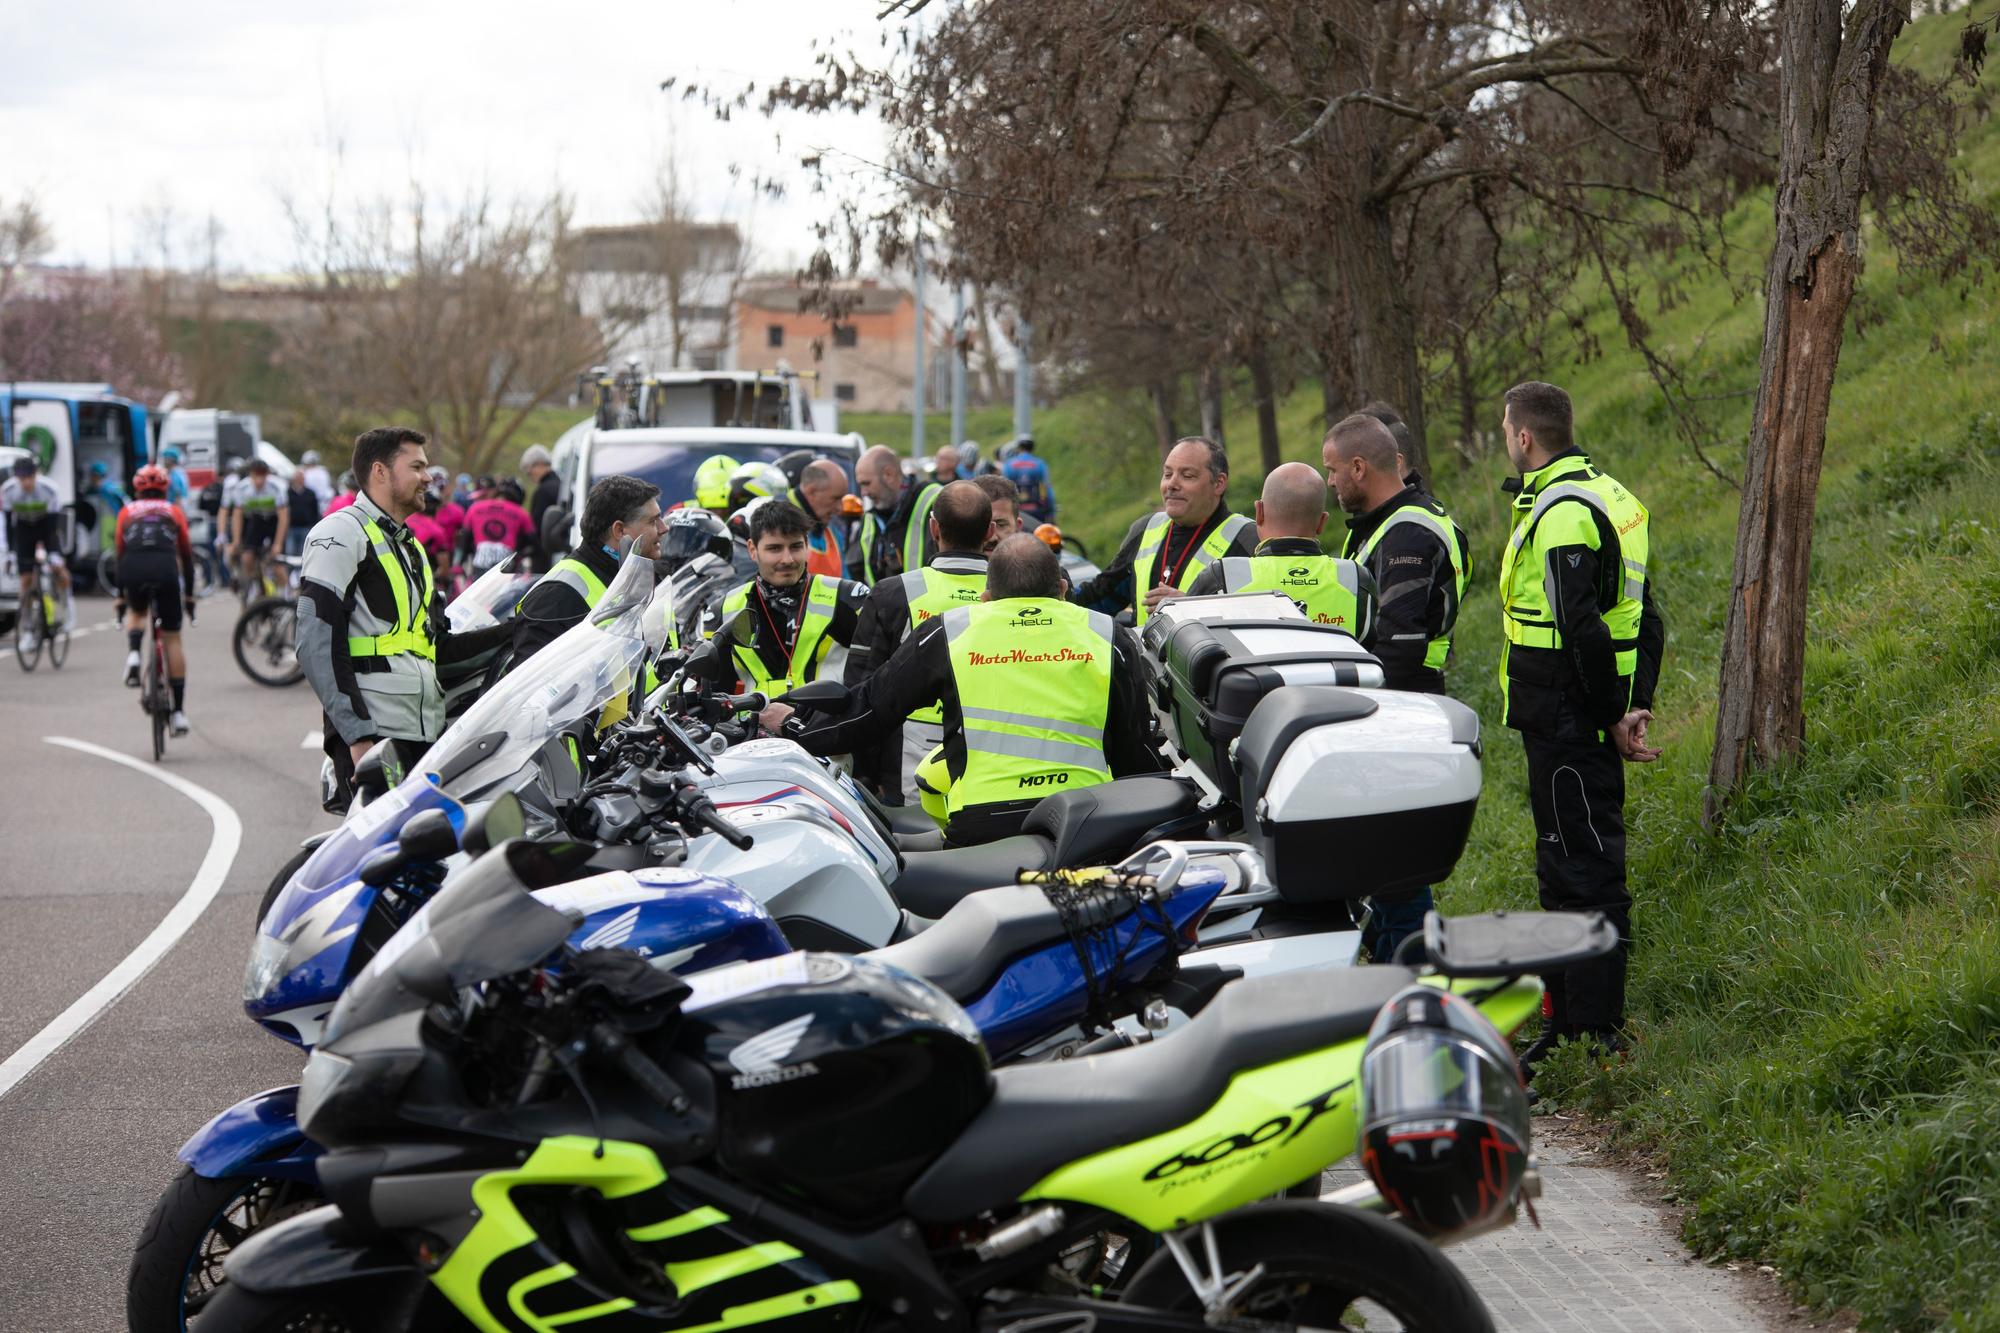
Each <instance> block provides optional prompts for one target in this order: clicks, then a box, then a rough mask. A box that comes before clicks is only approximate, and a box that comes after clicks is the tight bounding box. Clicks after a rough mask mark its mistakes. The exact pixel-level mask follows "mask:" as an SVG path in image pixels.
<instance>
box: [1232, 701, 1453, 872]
mask: <svg viewBox="0 0 2000 1333" xmlns="http://www.w3.org/2000/svg"><path fill="white" fill-rule="evenodd" d="M1236 763H1237V767H1238V769H1239V770H1240V772H1241V774H1242V798H1243V811H1244V826H1245V828H1244V840H1245V841H1247V842H1249V843H1250V844H1251V845H1252V846H1254V847H1256V848H1257V850H1258V851H1259V852H1260V853H1261V854H1262V855H1263V857H1264V863H1265V865H1266V867H1267V868H1268V869H1269V871H1270V872H1271V880H1272V882H1273V883H1274V884H1276V885H1277V887H1278V891H1279V892H1280V893H1281V894H1282V895H1283V896H1284V897H1285V898H1286V899H1287V900H1289V901H1292V902H1296V903H1323V902H1329V901H1331V900H1334V899H1353V898H1361V897H1367V896H1371V895H1372V896H1384V897H1390V898H1394V897H1397V896H1400V895H1404V894H1408V893H1412V892H1415V891H1416V890H1417V889H1420V888H1423V887H1424V886H1425V885H1429V884H1436V883H1439V882H1440V881H1442V880H1444V879H1445V878H1447V877H1448V876H1449V875H1450V874H1451V872H1452V868H1453V867H1454V866H1456V865H1457V864H1458V858H1459V856H1460V854H1461V853H1463V852H1464V851H1465V841H1466V837H1467V836H1468V835H1469V834H1470V833H1471V831H1472V814H1473V810H1474V809H1475V808H1476V807H1477V806H1478V804H1479V785H1480V777H1479V715H1478V714H1477V713H1475V712H1473V711H1472V710H1471V709H1470V708H1467V707H1466V706H1465V705H1464V704H1462V703H1460V702H1458V700H1456V699H1448V698H1446V697H1445V696H1443V695H1441V694H1415V693H1409V692H1405V691H1399V690H1378V689H1341V688H1337V687H1334V686H1327V685H1303V686H1295V687H1292V688H1288V689H1282V690H1278V691H1276V692H1275V693H1272V694H1269V695H1267V696H1265V697H1264V698H1263V699H1262V700H1261V701H1260V702H1259V703H1258V704H1257V706H1256V708H1255V709H1254V710H1253V711H1252V712H1251V714H1250V720H1249V722H1248V723H1246V724H1245V726H1244V728H1243V735H1242V737H1241V738H1240V739H1239V740H1238V741H1237V742H1236Z"/></svg>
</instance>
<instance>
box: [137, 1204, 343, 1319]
mask: <svg viewBox="0 0 2000 1333" xmlns="http://www.w3.org/2000/svg"><path fill="white" fill-rule="evenodd" d="M323 1202H325V1200H324V1199H322V1198H321V1197H320V1194H319V1191H318V1190H317V1189H315V1188H314V1187H313V1186H311V1185H308V1184H305V1183H303V1182H301V1181H293V1180H274V1179H267V1178H265V1177H262V1176H249V1175H242V1176H222V1177H219V1178H211V1177H208V1176H203V1175H198V1174H196V1173H195V1170H194V1168H192V1167H188V1166H183V1167H182V1168H181V1170H180V1174H179V1175H177V1176H175V1177H174V1180H173V1183H172V1184H171V1185H169V1186H167V1188H166V1191H165V1192H164V1193H163V1194H161V1195H160V1199H159V1202H158V1203H156V1204H154V1205H153V1212H152V1216H150V1217H148V1218H147V1219H146V1229H145V1230H144V1231H143V1232H141V1233H140V1235H139V1244H138V1247H137V1248H136V1249H135V1250H134V1251H133V1252H132V1267H131V1270H130V1271H129V1272H128V1273H127V1275H126V1279H125V1321H126V1324H127V1326H128V1327H129V1328H130V1330H131V1333H185V1330H186V1329H187V1326H188V1320H190V1319H192V1318H194V1317H195V1316H197V1315H200V1314H202V1313H203V1312H204V1311H205V1310H207V1309H208V1308H209V1307H210V1304H211V1303H212V1302H213V1301H214V1300H215V1298H216V1296H217V1294H218V1293H219V1292H221V1291H222V1290H223V1287H224V1283H223V1276H222V1265H223V1261H224V1260H225V1259H227V1258H228V1257H229V1252H230V1251H231V1250H233V1249H235V1248H236V1247H237V1246H238V1245H240V1244H242V1243H243V1242H244V1241H245V1240H247V1239H248V1238H249V1237H250V1236H251V1235H253V1234H254V1233H256V1232H258V1231H261V1230H262V1229H264V1228H265V1227H268V1226H270V1225H271V1224H272V1223H274V1222H279V1221H282V1220H283V1219H285V1218H287V1217H290V1216H292V1215H294V1214H296V1213H301V1212H304V1211H305V1210H306V1209H308V1208H313V1207H317V1206H318V1205H319V1204H321V1203H323ZM197 1327H198V1328H201V1329H204V1330H206V1329H207V1328H208V1327H209V1324H208V1321H207V1320H206V1319H203V1320H202V1321H201V1323H200V1324H198V1325H197ZM280 1327H282V1325H280Z"/></svg>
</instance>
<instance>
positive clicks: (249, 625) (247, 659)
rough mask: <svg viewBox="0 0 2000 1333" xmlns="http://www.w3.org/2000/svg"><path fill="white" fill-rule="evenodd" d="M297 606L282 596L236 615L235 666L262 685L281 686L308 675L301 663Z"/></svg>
mask: <svg viewBox="0 0 2000 1333" xmlns="http://www.w3.org/2000/svg"><path fill="white" fill-rule="evenodd" d="M297 633H298V607H297V606H296V605H295V604H294V603H292V602H290V601H288V600H287V599H285V598H283V597H265V598H261V599H259V600H258V601H255V602H252V603H251V604H250V606H249V607H248V608H247V609H246V610H245V611H244V612H243V614H242V615H241V616H239V617H237V620H236V633H235V635H234V636H233V640H232V643H231V647H233V648H234V649H235V652H236V665H237V666H239V667H241V668H243V674H244V675H246V676H248V677H250V679H252V680H254V681H256V682H257V683H258V684H259V685H268V686H270V687H271V688H272V689H281V688H283V687H284V686H287V685H296V684H298V683H299V682H300V681H302V680H304V679H305V678H306V673H305V669H304V668H303V667H301V666H300V665H299V654H298V648H297V640H296V636H297Z"/></svg>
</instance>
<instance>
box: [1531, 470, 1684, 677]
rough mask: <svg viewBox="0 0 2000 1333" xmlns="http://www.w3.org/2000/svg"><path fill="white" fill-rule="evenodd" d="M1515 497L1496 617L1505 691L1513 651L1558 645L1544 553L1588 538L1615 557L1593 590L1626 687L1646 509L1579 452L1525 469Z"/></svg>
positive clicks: (1642, 588)
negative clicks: (1602, 583) (1598, 590)
mask: <svg viewBox="0 0 2000 1333" xmlns="http://www.w3.org/2000/svg"><path fill="white" fill-rule="evenodd" d="M1525 481H1526V484H1525V485H1524V486H1523V487H1522V488H1521V493H1520V495H1518V496H1517V497H1515V500H1514V515H1513V531H1512V532H1511V533H1510V535H1509V536H1508V538H1507V549H1506V551H1505V553H1504V554H1502V556H1501V557H1500V618H1501V627H1502V629H1503V630H1504V631H1505V633H1506V636H1507V646H1506V649H1505V650H1504V651H1503V652H1502V653H1501V655H1500V689H1501V693H1502V698H1503V699H1504V698H1505V697H1506V691H1507V683H1508V676H1507V659H1508V657H1509V656H1511V655H1512V654H1513V653H1515V652H1517V651H1527V652H1553V651H1555V650H1558V649H1560V648H1561V647H1562V646H1563V637H1562V631H1561V630H1559V629H1557V628H1556V610H1555V607H1553V606H1552V605H1550V604H1549V585H1548V583H1547V582H1546V581H1545V579H1544V577H1543V573H1544V566H1545V564H1546V561H1547V553H1548V552H1549V551H1551V550H1554V549H1555V548H1557V547H1563V546H1588V547H1590V548H1591V549H1592V550H1595V551H1596V552H1597V553H1598V558H1599V560H1600V561H1603V560H1615V561H1617V562H1618V563H1617V565H1616V566H1615V567H1614V568H1613V571H1612V572H1611V574H1610V575H1609V576H1608V578H1607V580H1606V582H1607V588H1606V589H1605V590H1604V593H1602V594H1601V595H1600V598H1599V609H1600V610H1601V611H1602V613H1603V615H1604V625H1605V628H1606V629H1608V630H1610V631H1611V646H1612V650H1613V651H1614V652H1615V653H1616V654H1617V661H1618V674H1619V675H1620V676H1622V677H1623V678H1624V681H1625V687H1626V689H1627V690H1628V691H1629V690H1630V689H1631V684H1632V676H1633V674H1634V673H1635V672H1636V671H1637V670H1638V666H1639V617H1640V613H1641V612H1642V611H1643V610H1644V598H1645V594H1646V558H1647V555H1648V551H1649V546H1650V541H1651V538H1650V531H1649V530H1650V526H1651V516H1650V515H1649V514H1648V513H1647V512H1646V506H1644V505H1642V504H1640V503H1639V501H1638V498H1637V497H1636V496H1634V495H1633V494H1632V493H1631V492H1630V491H1628V490H1626V489H1625V488H1624V487H1623V486H1621V485H1619V484H1618V483H1617V482H1616V481H1614V480H1613V479H1612V478H1610V477H1608V476H1606V475H1605V474H1604V473H1602V472H1599V471H1598V470H1597V469H1596V468H1594V467H1592V466H1591V465H1590V460H1589V459H1588V458H1585V457H1583V456H1582V455H1581V454H1577V455H1573V456H1571V457H1567V458H1562V459H1559V460H1557V461H1556V462H1554V463H1551V464H1550V465H1549V466H1547V467H1545V468H1542V469H1541V470H1540V471H1538V472H1534V473H1532V474H1530V475H1529V476H1528V477H1527V478H1526V479H1525Z"/></svg>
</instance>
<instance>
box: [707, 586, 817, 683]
mask: <svg viewBox="0 0 2000 1333" xmlns="http://www.w3.org/2000/svg"><path fill="white" fill-rule="evenodd" d="M806 577H807V578H808V579H809V580H811V582H810V583H809V584H808V586H807V588H806V598H805V606H804V607H803V609H802V610H801V611H800V614H799V625H798V632H797V637H796V638H794V639H793V641H792V655H791V659H790V661H788V662H787V663H786V666H785V674H784V675H782V676H773V675H772V674H771V673H770V671H769V669H768V668H766V667H765V665H764V659H763V658H762V657H761V656H759V655H758V652H757V649H756V647H755V646H754V645H752V644H748V643H739V644H736V645H734V646H733V650H732V651H733V652H734V654H735V657H736V669H737V674H738V675H739V676H741V678H742V679H744V680H746V681H748V682H749V683H750V688H752V689H755V690H761V691H763V692H764V693H765V694H783V693H784V692H785V691H786V690H789V689H791V688H793V687H794V686H797V685H803V684H805V683H806V682H807V681H809V680H811V679H813V677H814V676H815V675H817V674H818V672H819V664H820V663H821V662H822V661H824V660H825V659H826V655H827V654H828V653H829V652H831V651H832V650H833V640H832V639H831V638H829V637H828V632H829V631H830V630H832V628H833V613H834V609H835V608H836V607H838V606H839V605H840V581H839V580H838V579H830V578H827V577H826V576H825V575H822V574H809V575H807V576H806ZM756 582H757V581H756V580H755V579H752V580H751V581H750V582H748V583H746V584H744V585H743V586H742V587H740V588H738V589H736V590H735V591H734V592H732V593H730V594H729V595H728V596H727V597H725V598H723V599H722V611H721V613H720V615H721V622H722V623H723V624H727V623H728V622H729V620H730V619H731V618H732V617H733V616H735V615H736V613H737V612H739V611H741V610H743V609H744V608H745V607H747V606H749V605H750V590H751V589H752V588H754V587H755V586H756ZM753 619H754V617H753Z"/></svg>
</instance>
